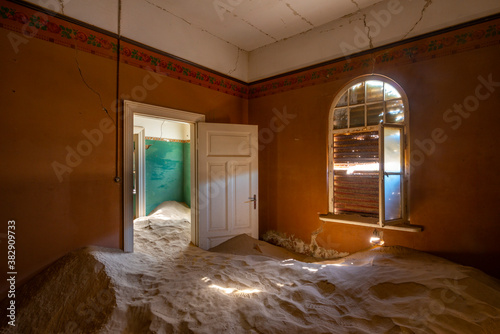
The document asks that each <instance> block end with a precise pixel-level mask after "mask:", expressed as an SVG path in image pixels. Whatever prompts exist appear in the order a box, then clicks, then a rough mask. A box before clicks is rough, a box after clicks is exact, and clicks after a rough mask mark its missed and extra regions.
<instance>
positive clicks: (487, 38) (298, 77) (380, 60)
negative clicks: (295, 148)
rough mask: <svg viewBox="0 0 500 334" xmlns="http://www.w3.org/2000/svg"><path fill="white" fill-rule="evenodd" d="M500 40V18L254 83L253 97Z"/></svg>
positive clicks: (466, 49)
mask: <svg viewBox="0 0 500 334" xmlns="http://www.w3.org/2000/svg"><path fill="white" fill-rule="evenodd" d="M498 44H500V19H496V20H491V21H488V22H485V23H481V24H476V25H472V26H469V27H466V28H462V29H457V30H453V31H450V32H447V33H443V34H440V35H436V36H432V37H428V38H424V39H421V40H417V41H414V42H409V43H404V44H401V45H398V46H395V47H392V48H388V49H384V50H381V51H378V52H371V53H369V54H366V55H362V56H358V57H353V58H349V57H347V58H345V59H344V60H340V61H337V62H335V63H332V64H329V65H324V66H319V67H315V68H313V69H309V70H305V71H300V72H298V73H294V74H291V75H286V76H280V77H278V78H276V79H269V80H265V81H264V82H260V83H255V84H250V90H249V98H256V97H261V96H266V95H271V94H276V93H280V92H285V91H288V90H292V89H297V88H302V87H307V86H311V85H316V84H320V83H325V82H330V81H335V80H338V79H340V78H342V77H352V76H353V75H357V74H362V73H366V72H367V71H370V72H372V71H373V68H377V69H379V68H381V67H385V66H387V65H391V66H394V65H403V64H409V63H414V62H417V61H422V60H426V59H431V58H436V57H442V56H446V55H450V54H455V53H460V52H464V51H469V50H473V49H477V48H483V47H487V46H492V45H498Z"/></svg>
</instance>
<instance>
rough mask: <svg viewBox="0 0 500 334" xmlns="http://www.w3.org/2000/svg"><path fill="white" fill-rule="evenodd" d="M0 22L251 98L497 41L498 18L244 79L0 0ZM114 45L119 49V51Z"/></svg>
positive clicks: (2, 25)
mask: <svg viewBox="0 0 500 334" xmlns="http://www.w3.org/2000/svg"><path fill="white" fill-rule="evenodd" d="M0 28H5V29H8V30H11V31H14V32H17V33H21V34H23V35H25V36H26V37H28V38H33V37H34V38H38V39H42V40H45V41H48V42H51V43H55V44H59V45H62V46H66V47H70V48H73V49H77V50H81V51H85V52H88V53H92V54H95V55H99V56H102V57H106V58H109V59H113V60H116V59H118V52H120V62H123V63H126V64H130V65H132V66H136V67H139V68H143V69H146V70H150V71H154V72H157V73H160V74H162V75H165V76H168V77H171V78H175V79H178V80H182V81H185V82H189V83H192V84H195V85H198V86H202V87H206V88H209V89H212V90H216V91H219V92H222V93H225V94H230V95H233V96H237V97H241V98H247V99H249V98H256V97H261V96H266V95H271V94H276V93H280V92H285V91H289V90H292V89H298V88H302V87H307V86H311V85H317V84H321V83H326V82H330V81H334V80H338V79H340V78H342V77H352V76H354V75H359V74H362V73H367V71H373V70H372V69H373V68H375V67H376V68H377V69H378V68H383V67H385V66H388V65H391V66H395V65H404V64H408V63H413V62H417V61H422V60H426V59H431V58H436V57H442V56H446V55H450V54H455V53H460V52H465V51H469V50H473V49H477V48H483V47H488V46H492V45H498V44H500V19H495V20H490V21H488V22H484V23H480V24H476V25H471V26H468V27H465V28H461V29H456V30H452V31H449V32H446V33H442V34H439V35H436V36H431V37H428V38H424V39H420V40H416V41H413V42H408V43H403V44H401V45H398V46H394V47H391V48H387V49H383V50H380V51H374V52H370V53H368V54H365V55H362V56H357V57H352V58H350V57H347V58H345V59H339V60H338V61H335V62H332V63H330V64H327V65H318V66H316V67H314V68H312V69H308V70H303V71H298V72H296V73H294V74H290V75H286V74H285V75H282V76H279V77H278V78H275V79H272V78H271V79H267V80H264V81H262V82H257V83H250V84H245V83H241V82H238V81H236V80H231V79H229V78H227V77H224V76H222V75H217V74H215V73H213V72H211V71H207V70H204V69H201V68H199V67H197V66H195V65H192V64H189V63H187V62H183V61H181V60H179V59H175V58H172V57H169V56H166V55H164V54H161V53H157V52H153V51H151V50H148V49H145V48H142V47H139V46H137V45H135V44H132V43H127V42H125V41H120V43H118V39H117V38H114V37H111V36H108V35H106V34H103V33H99V32H97V31H94V30H92V29H89V28H86V27H82V26H79V25H77V24H74V23H71V22H68V21H66V20H63V19H60V18H57V17H53V16H50V15H48V14H46V13H44V12H37V11H35V10H34V9H31V8H28V7H24V6H22V5H18V4H15V3H11V2H8V1H6V0H0ZM118 49H119V51H118Z"/></svg>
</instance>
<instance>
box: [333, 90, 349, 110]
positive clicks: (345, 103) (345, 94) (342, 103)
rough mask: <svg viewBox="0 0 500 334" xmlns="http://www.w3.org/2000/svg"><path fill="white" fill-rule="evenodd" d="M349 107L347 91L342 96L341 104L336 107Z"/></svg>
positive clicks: (338, 103)
mask: <svg viewBox="0 0 500 334" xmlns="http://www.w3.org/2000/svg"><path fill="white" fill-rule="evenodd" d="M346 105H347V91H346V92H345V93H344V95H342V97H341V98H340V100H339V102H337V105H336V107H343V106H346Z"/></svg>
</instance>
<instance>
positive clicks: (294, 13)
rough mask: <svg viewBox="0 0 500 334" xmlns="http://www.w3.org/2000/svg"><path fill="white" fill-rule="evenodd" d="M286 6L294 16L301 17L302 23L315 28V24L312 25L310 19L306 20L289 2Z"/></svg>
mask: <svg viewBox="0 0 500 334" xmlns="http://www.w3.org/2000/svg"><path fill="white" fill-rule="evenodd" d="M285 5H286V6H287V7H288V8H289V9H290V10H291V11H292V13H293V15H296V16H298V17H300V18H301V20H302V21H304V22H306V23H307V24H309V25H310V26H311V27H314V24H312V23H311V22H310V21H309V20H308V19H306V18H305V17H303V16H302V15H300V14H299V13H298V12H297V11H296V10H295V9H293V8H292V5H290V4H289V3H287V2H285Z"/></svg>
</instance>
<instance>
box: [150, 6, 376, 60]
mask: <svg viewBox="0 0 500 334" xmlns="http://www.w3.org/2000/svg"><path fill="white" fill-rule="evenodd" d="M145 1H146V2H147V3H148V4H150V5H151V6H155V7H157V8H158V9H160V10H164V11H166V12H168V13H170V14H172V15H175V16H177V17H178V18H180V19H182V20H184V21H185V22H187V23H189V24H190V25H192V26H194V27H196V28H198V29H201V30H203V31H206V32H208V33H210V34H212V35H214V36H216V37H218V38H220V39H222V40H224V41H226V42H229V43H231V44H233V45H235V46H237V47H239V48H240V49H242V50H245V51H252V50H255V49H257V48H260V47H262V46H265V45H268V44H271V43H274V42H278V41H281V40H284V39H287V38H289V37H292V36H295V35H298V34H301V33H304V32H306V31H309V30H311V29H313V28H315V27H318V26H321V25H323V24H325V23H328V22H331V21H333V20H337V19H339V18H341V17H344V16H347V15H350V14H352V13H355V12H357V11H359V10H360V9H362V8H365V7H368V6H370V5H373V4H375V3H378V2H381V1H382V0H182V1H179V0H145Z"/></svg>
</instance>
